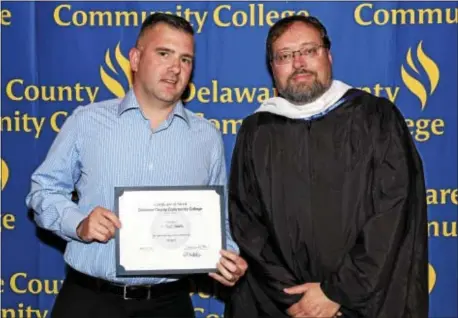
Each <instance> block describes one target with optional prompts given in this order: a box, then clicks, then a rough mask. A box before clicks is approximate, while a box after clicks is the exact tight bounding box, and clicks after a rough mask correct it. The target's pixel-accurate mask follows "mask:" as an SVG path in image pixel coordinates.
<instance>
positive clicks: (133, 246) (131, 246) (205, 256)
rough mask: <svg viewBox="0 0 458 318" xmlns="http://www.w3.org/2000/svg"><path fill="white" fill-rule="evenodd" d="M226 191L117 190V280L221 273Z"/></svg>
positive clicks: (130, 188)
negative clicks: (224, 196)
mask: <svg viewBox="0 0 458 318" xmlns="http://www.w3.org/2000/svg"><path fill="white" fill-rule="evenodd" d="M223 200H224V198H223V187H220V186H208V187H202V186H199V187H128V188H127V187H126V188H116V189H115V211H116V212H117V214H118V217H119V220H120V221H121V224H122V226H121V228H120V229H118V230H117V232H116V236H115V240H116V265H117V266H116V274H117V275H118V276H136V275H167V274H189V273H208V272H214V271H216V263H217V262H218V260H219V258H220V254H219V251H220V250H221V249H224V248H225V220H224V210H223V206H224V204H223V202H224V201H223Z"/></svg>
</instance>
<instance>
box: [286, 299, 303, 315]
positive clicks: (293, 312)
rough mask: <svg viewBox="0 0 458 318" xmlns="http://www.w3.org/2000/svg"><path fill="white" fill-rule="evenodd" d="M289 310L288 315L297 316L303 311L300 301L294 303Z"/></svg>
mask: <svg viewBox="0 0 458 318" xmlns="http://www.w3.org/2000/svg"><path fill="white" fill-rule="evenodd" d="M287 312H288V315H290V316H291V317H297V315H298V314H299V313H301V312H302V308H301V304H300V302H297V303H295V304H294V305H292V306H291V307H289V308H288V310H287Z"/></svg>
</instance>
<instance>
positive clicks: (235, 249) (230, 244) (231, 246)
mask: <svg viewBox="0 0 458 318" xmlns="http://www.w3.org/2000/svg"><path fill="white" fill-rule="evenodd" d="M226 249H227V250H228V251H232V252H234V253H236V254H240V250H239V247H238V246H237V244H236V243H235V242H234V241H233V240H231V239H228V240H227V241H226Z"/></svg>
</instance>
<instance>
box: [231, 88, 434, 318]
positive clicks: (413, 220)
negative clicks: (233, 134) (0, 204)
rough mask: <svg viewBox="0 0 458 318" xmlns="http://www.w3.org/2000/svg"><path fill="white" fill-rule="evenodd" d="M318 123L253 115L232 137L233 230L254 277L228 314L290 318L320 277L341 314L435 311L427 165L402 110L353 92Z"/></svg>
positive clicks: (245, 281)
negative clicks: (300, 289)
mask: <svg viewBox="0 0 458 318" xmlns="http://www.w3.org/2000/svg"><path fill="white" fill-rule="evenodd" d="M344 98H345V99H346V101H345V102H343V103H342V104H341V106H339V107H337V108H335V109H333V110H331V111H330V112H329V113H327V114H326V115H324V116H322V117H320V118H317V119H312V120H308V121H307V120H300V119H290V118H286V117H283V116H280V115H275V114H271V113H266V112H258V113H255V114H253V115H250V116H249V117H247V118H246V119H245V120H244V122H243V125H242V126H241V128H240V131H239V133H238V136H237V142H236V145H235V148H234V152H233V159H232V167H231V174H230V185H229V212H230V225H231V230H232V233H233V236H234V239H235V241H236V242H237V243H238V245H239V247H240V250H241V256H243V257H244V258H245V259H246V260H247V262H248V264H249V269H248V271H247V274H246V275H245V276H244V278H242V279H241V280H240V281H239V283H238V285H237V286H236V287H235V288H234V290H233V293H232V295H231V298H230V300H229V301H228V303H227V306H226V317H236V318H245V317H250V318H255V317H285V316H287V314H286V313H285V312H286V310H287V308H288V307H289V306H291V305H292V304H294V303H295V302H297V301H298V300H299V299H300V298H301V296H302V295H287V294H286V293H284V292H283V289H284V288H285V287H291V286H294V285H299V284H303V283H307V282H320V283H321V288H322V290H323V291H324V293H325V294H326V295H327V297H328V298H330V299H331V300H333V301H335V302H337V303H339V304H340V305H341V306H342V307H341V312H342V313H343V314H344V317H367V318H376V317H377V318H382V317H384V318H385V317H386V318H396V317H402V318H406V317H412V318H422V317H427V315H428V271H427V267H428V249H427V211H426V191H425V182H424V176H423V167H422V162H421V159H420V157H419V154H418V153H417V150H416V148H415V145H414V143H413V140H412V138H411V135H410V133H409V131H408V128H407V126H406V124H405V121H404V118H403V117H402V115H401V114H400V112H399V110H398V109H397V108H396V107H395V106H394V105H393V104H392V103H391V102H389V101H388V100H386V99H384V98H377V97H375V96H373V95H370V94H367V93H365V92H362V91H358V90H355V89H351V90H349V91H348V92H347V93H346V94H345V95H344Z"/></svg>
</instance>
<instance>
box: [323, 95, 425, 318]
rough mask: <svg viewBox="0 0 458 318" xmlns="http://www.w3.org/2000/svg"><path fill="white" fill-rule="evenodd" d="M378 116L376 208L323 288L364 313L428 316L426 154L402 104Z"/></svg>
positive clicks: (382, 106) (387, 106)
mask: <svg viewBox="0 0 458 318" xmlns="http://www.w3.org/2000/svg"><path fill="white" fill-rule="evenodd" d="M373 116H374V118H373V119H372V124H371V125H372V134H373V145H374V159H373V160H374V162H373V166H374V174H373V176H374V183H373V184H374V188H373V189H372V195H373V208H374V214H373V215H372V216H371V217H370V218H369V220H368V221H367V222H366V224H365V225H364V226H363V228H362V230H361V231H360V233H359V235H358V238H357V241H356V242H355V245H354V247H353V248H352V249H351V250H350V251H349V253H348V254H347V255H346V256H345V257H344V259H343V260H342V262H341V266H340V267H339V269H338V270H337V272H334V273H332V274H331V275H330V277H328V278H327V279H326V280H325V281H323V282H321V287H322V290H323V292H324V293H325V294H326V295H327V296H328V297H329V298H330V299H332V300H334V301H336V302H337V303H339V304H341V305H342V309H343V310H344V309H345V308H348V309H351V311H352V312H353V313H356V314H357V315H358V316H362V317H389V315H388V314H387V313H389V312H390V313H392V314H393V315H392V316H391V317H401V316H402V317H427V315H428V292H427V266H428V255H427V212H426V191H425V185H424V176H423V168H422V163H421V159H420V157H419V155H418V153H417V151H416V148H415V145H414V143H413V140H412V138H411V136H410V133H409V131H408V129H407V126H406V125H405V122H404V119H403V117H402V115H401V114H400V112H399V111H398V110H397V108H396V107H395V106H394V105H393V104H391V103H390V102H388V101H387V100H384V99H383V100H382V101H381V102H379V103H378V105H377V107H376V111H375V112H374V114H373Z"/></svg>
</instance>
